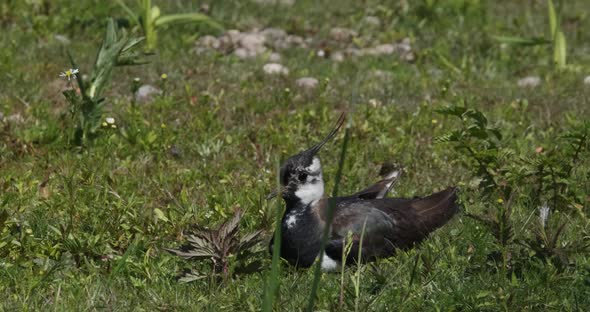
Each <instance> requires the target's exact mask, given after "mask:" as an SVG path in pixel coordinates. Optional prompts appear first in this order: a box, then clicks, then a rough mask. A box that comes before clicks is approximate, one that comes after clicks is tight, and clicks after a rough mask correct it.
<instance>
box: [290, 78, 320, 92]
mask: <svg viewBox="0 0 590 312" xmlns="http://www.w3.org/2000/svg"><path fill="white" fill-rule="evenodd" d="M318 84H319V81H318V80H317V79H316V78H313V77H303V78H299V79H297V80H295V85H296V86H297V87H298V88H301V89H303V90H306V91H311V90H314V89H315V88H317V87H318Z"/></svg>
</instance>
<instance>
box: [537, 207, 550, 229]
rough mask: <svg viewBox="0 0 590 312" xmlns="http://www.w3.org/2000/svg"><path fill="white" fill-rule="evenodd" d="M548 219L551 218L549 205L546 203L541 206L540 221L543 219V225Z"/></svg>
mask: <svg viewBox="0 0 590 312" xmlns="http://www.w3.org/2000/svg"><path fill="white" fill-rule="evenodd" d="M547 219H549V206H547V203H545V204H543V206H541V207H539V221H541V225H542V226H543V227H545V225H546V224H547Z"/></svg>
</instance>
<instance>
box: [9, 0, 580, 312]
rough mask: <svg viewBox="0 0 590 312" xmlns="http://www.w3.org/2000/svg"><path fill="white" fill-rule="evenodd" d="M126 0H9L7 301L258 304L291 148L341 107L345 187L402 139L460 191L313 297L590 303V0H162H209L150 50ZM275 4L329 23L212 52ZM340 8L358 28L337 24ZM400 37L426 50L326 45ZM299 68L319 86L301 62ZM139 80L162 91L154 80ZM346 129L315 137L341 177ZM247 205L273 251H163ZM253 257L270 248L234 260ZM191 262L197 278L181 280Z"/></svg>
mask: <svg viewBox="0 0 590 312" xmlns="http://www.w3.org/2000/svg"><path fill="white" fill-rule="evenodd" d="M120 2H121V1H100V0H88V1H78V2H75V1H63V0H57V1H45V0H28V1H16V0H9V1H4V2H2V4H0V30H1V31H2V36H0V47H1V49H0V293H2V294H3V296H2V297H3V299H2V300H1V303H0V307H1V308H0V309H2V310H48V309H54V310H75V311H79V310H150V311H151V310H199V311H206V310H211V311H220V310H227V311H232V310H233V311H244V310H253V311H256V310H259V309H260V307H261V306H262V301H263V297H264V292H265V289H267V287H266V285H267V283H268V282H269V279H268V276H269V272H270V267H271V266H270V263H271V259H270V256H268V254H267V253H266V247H267V246H266V242H267V241H268V239H270V235H271V233H272V229H273V222H274V220H275V217H276V214H277V211H276V205H275V204H276V202H273V201H270V202H267V201H266V200H265V199H264V198H265V196H266V194H268V192H269V191H270V190H271V189H272V188H273V187H274V185H275V181H276V174H277V173H276V168H277V161H278V159H279V158H282V159H284V158H285V157H287V156H289V155H291V154H293V153H296V152H298V151H300V150H302V149H303V148H305V147H307V146H309V145H310V144H311V143H313V142H316V141H317V140H318V139H319V138H321V137H322V136H323V135H325V133H326V131H327V130H328V129H329V127H330V126H331V125H332V123H333V122H334V121H335V120H336V118H337V117H338V115H339V112H340V111H348V112H350V114H351V115H352V125H351V128H350V140H349V141H348V152H347V155H346V161H345V162H344V167H343V177H342V182H341V184H340V186H339V189H340V192H341V193H350V192H353V191H355V190H358V189H360V188H362V187H363V186H365V185H367V184H369V183H371V182H373V181H375V180H376V179H378V172H379V168H380V165H381V163H383V162H387V161H395V162H399V163H402V164H403V165H404V166H405V168H406V174H405V175H404V176H403V178H402V179H401V181H400V183H399V185H398V186H397V188H396V194H395V196H404V197H412V196H415V195H423V194H428V193H431V192H433V191H435V190H439V189H442V188H444V187H446V186H448V185H458V186H460V187H461V189H462V193H461V198H462V203H463V206H464V207H463V210H464V212H463V213H462V214H461V215H459V216H458V217H457V218H455V219H454V220H453V221H452V222H451V223H450V224H448V225H447V226H445V227H444V228H443V229H441V230H439V231H437V232H436V233H434V235H432V237H431V238H430V239H429V240H428V241H426V242H425V243H424V244H422V246H421V247H420V248H418V249H415V250H411V251H408V252H401V253H399V255H397V256H396V257H393V258H391V259H384V260H381V261H379V262H377V263H375V264H371V265H363V266H360V267H356V266H355V267H351V268H350V269H347V270H345V272H344V274H342V275H341V274H324V275H323V276H322V279H321V285H320V289H319V292H318V294H317V300H316V306H315V307H316V310H318V311H324V310H342V309H344V310H375V311H386V310H395V311H398V310H403V311H420V310H445V311H446V310H480V311H481V310H515V311H521V310H568V311H582V310H585V309H587V307H588V306H590V296H588V294H589V293H590V254H589V251H588V246H589V245H590V224H589V220H588V215H589V214H590V180H589V177H590V157H589V149H588V148H589V143H588V142H589V135H590V121H589V120H590V118H589V116H590V104H589V95H590V79H586V80H587V81H589V82H588V83H585V81H584V80H585V79H584V77H586V76H587V75H589V74H590V66H588V64H590V53H589V52H590V45H589V44H588V42H590V32H589V31H588V30H589V29H590V3H589V2H588V1H584V0H575V1H559V2H555V3H554V7H555V9H554V11H555V12H554V15H553V16H552V15H551V13H548V12H550V11H551V10H548V2H546V1H536V0H531V1H504V0H503V1H485V0H479V1H478V0H471V1H469V0H452V1H436V0H419V1H372V0H367V1H357V0H341V1H338V3H336V2H334V1H312V0H299V1H295V3H294V4H292V5H289V4H284V2H287V3H288V2H289V1H277V3H274V4H272V3H271V4H269V3H267V2H266V1H242V0H239V1H238V0H236V1H230V0H227V1H225V0H224V1H211V2H208V3H207V2H204V1H181V0H178V1H152V3H151V4H150V6H153V5H159V9H160V10H161V11H162V12H163V13H162V16H166V14H173V13H174V12H183V13H188V12H194V13H197V12H200V13H202V14H204V15H203V16H201V15H199V16H198V19H197V20H200V21H201V22H197V23H194V22H189V23H183V24H177V23H161V24H160V25H158V26H156V27H153V29H151V31H153V32H157V33H158V36H157V41H155V39H153V40H154V42H153V44H154V45H155V46H156V47H155V48H154V50H153V54H145V53H143V51H147V50H146V49H145V47H143V46H142V43H141V42H139V41H137V42H136V41H135V38H139V37H141V36H143V35H144V33H143V30H142V28H141V20H132V19H130V17H129V16H130V14H128V13H129V12H127V11H125V10H123V9H122V8H121V5H120ZM140 2H142V1H140ZM148 2H149V1H148ZM270 2H272V1H270ZM125 3H126V4H127V6H128V8H129V10H138V11H137V12H136V14H135V15H136V16H147V13H146V12H145V11H140V9H139V7H140V6H139V4H138V3H135V2H134V1H126V2H125ZM140 4H141V3H140ZM144 4H145V3H144ZM136 5H137V6H136ZM205 15H206V16H209V17H210V18H211V21H207V22H202V21H203V20H202V19H203V18H204V16H205ZM153 17H154V16H152V18H153ZM367 17H374V18H376V19H377V21H378V23H375V22H374V21H375V19H372V20H373V22H371V23H368V22H367V21H368V19H367ZM108 18H113V19H114V21H115V25H116V26H118V27H117V30H116V32H117V33H118V35H119V36H118V37H117V38H111V40H114V41H112V42H115V41H117V40H123V39H122V38H125V40H130V41H127V43H129V42H133V43H134V44H136V45H135V46H134V47H133V49H132V47H130V46H129V50H125V49H124V47H128V45H126V44H123V45H122V47H123V50H124V51H123V50H118V51H113V50H108V51H109V53H114V54H108V53H107V54H103V58H104V60H108V61H104V62H98V61H96V59H97V53H98V52H97V51H99V49H100V46H101V42H103V40H104V39H105V33H106V32H107V28H108V25H109V24H108V23H109V20H108ZM193 18H196V17H195V16H193ZM154 20H155V21H157V19H154ZM154 23H156V22H154ZM555 23H557V25H558V26H559V27H558V26H556V25H554V24H555ZM267 27H275V28H280V29H283V30H285V31H286V32H287V33H288V34H293V35H298V36H301V37H302V38H312V39H311V41H310V43H309V44H308V46H307V47H292V48H289V49H286V50H282V51H280V53H281V61H280V63H281V64H283V65H284V66H286V67H287V68H288V69H289V71H290V72H289V74H288V75H267V74H265V73H264V71H263V65H264V64H266V63H268V62H269V61H268V58H269V53H263V54H261V55H259V56H257V57H255V58H252V59H247V60H243V59H240V58H239V57H236V56H235V55H233V54H232V53H224V52H218V51H209V52H207V53H201V54H196V52H195V42H196V41H197V40H198V39H199V38H201V37H202V36H204V35H206V34H209V35H214V36H220V35H222V34H223V33H224V32H225V31H226V30H229V29H239V30H241V31H247V30H251V29H254V28H259V29H262V28H267ZM334 27H343V28H347V29H350V30H354V31H355V32H356V33H355V34H354V35H353V36H352V38H350V40H349V41H347V42H345V43H334V42H333V41H331V40H332V39H330V36H331V35H330V31H331V30H332V29H333V28H334ZM224 29H225V30H224ZM559 32H561V33H562V34H563V35H556V33H559ZM558 36H559V37H561V36H563V38H559V39H557V40H555V38H556V37H558ZM154 38H155V36H154ZM404 38H409V44H410V46H411V48H412V53H413V54H414V55H413V56H414V57H413V58H410V59H404V58H400V57H398V56H397V55H395V54H394V55H363V56H357V57H354V56H352V57H346V58H345V59H344V60H343V61H341V62H338V61H334V60H332V59H330V58H329V57H322V56H320V55H321V54H322V53H319V54H318V52H319V51H320V50H321V51H323V53H324V54H326V53H328V54H329V53H330V52H334V51H335V49H336V48H335V47H334V46H336V47H337V48H343V47H341V46H338V45H342V44H345V45H347V46H348V47H356V48H364V47H370V46H374V45H376V44H379V43H392V42H400V41H402V40H403V39H404ZM115 39H117V40H115ZM138 40H139V39H138ZM105 42H108V38H107V40H106V41H105ZM102 47H103V49H108V48H109V47H112V46H109V45H103V46H102ZM151 48H152V47H150V50H151ZM132 51H133V54H126V53H127V52H132ZM556 51H557V52H556ZM124 52H125V53H124ZM105 53H106V52H105ZM117 53H119V54H117ZM68 54H70V55H71V59H70V56H68ZM98 55H100V54H98ZM140 58H141V60H140ZM144 59H145V60H147V61H149V63H147V64H144V65H138V66H126V67H119V65H124V64H131V63H143V62H142V60H144ZM72 61H73V63H74V64H75V65H72ZM132 61H133V62H132ZM105 64H110V65H105ZM105 66H112V68H111V67H109V69H108V70H109V71H108V72H107V71H106V69H105V68H106V67H105ZM68 68H78V69H79V71H80V72H79V74H78V76H79V77H78V79H77V80H75V81H74V80H72V82H71V83H68V82H67V80H64V79H60V78H59V73H60V72H62V71H65V70H66V69H68ZM111 69H112V72H111V71H110V70H111ZM162 74H165V75H162ZM100 75H103V76H100ZM104 75H106V76H104ZM304 76H311V77H315V78H317V79H318V81H319V84H318V86H317V88H316V89H315V90H312V91H311V92H310V91H305V90H302V89H301V88H300V87H298V86H297V85H296V83H295V80H296V79H297V78H300V77H304ZM98 77H102V78H100V79H105V81H106V82H105V84H104V87H102V86H103V85H101V88H102V92H101V94H100V95H96V96H95V95H94V94H93V95H92V96H89V95H88V93H86V92H85V89H84V88H85V87H86V86H89V85H92V84H93V83H99V82H100V81H102V80H100V79H99V78H98ZM527 77H528V78H529V80H524V81H523V80H521V79H522V78H527ZM535 77H538V78H539V79H535ZM135 78H139V80H136V79H135ZM530 78H532V80H531V79H530ZM81 79H82V80H81ZM533 80H535V81H533ZM519 81H520V82H519ZM527 81H529V82H527ZM530 81H533V82H534V83H530ZM79 83H80V84H79ZM100 83H101V84H102V82H100ZM144 83H146V84H150V85H153V86H156V87H158V88H160V89H161V90H162V91H163V92H162V94H160V95H157V96H155V97H154V99H153V101H148V102H147V103H140V102H136V101H135V100H134V99H135V97H134V95H133V92H135V91H137V88H138V86H139V85H141V84H144ZM79 87H81V88H79ZM68 89H69V90H72V91H66V93H62V92H63V91H64V90H68ZM64 94H65V95H66V96H64ZM84 107H87V108H88V107H90V108H89V109H86V108H84ZM77 108H79V109H80V110H76V109H77ZM107 117H108V118H113V119H114V122H111V121H112V120H111V119H109V122H107ZM77 129H83V130H77ZM80 131H83V133H84V135H82V136H80V135H81V134H80ZM342 137H343V135H342V134H340V135H339V136H338V137H337V139H336V140H335V142H334V143H331V144H330V145H329V146H327V147H328V148H325V149H324V150H323V151H322V153H321V155H320V156H321V157H322V160H323V163H324V174H325V176H326V177H327V181H328V182H327V183H328V193H331V189H332V188H333V183H334V177H335V174H336V170H337V167H338V166H337V163H338V158H339V151H340V148H339V145H340V144H341V141H342ZM237 207H240V208H241V210H242V211H243V212H244V214H243V218H242V220H241V223H240V228H241V229H240V232H244V233H252V232H255V231H258V230H263V231H265V233H266V236H265V238H266V240H265V241H264V242H263V243H262V244H261V245H259V249H264V252H256V251H257V250H251V252H252V254H250V255H249V256H248V257H245V256H244V255H241V254H240V255H239V256H238V255H235V254H232V253H229V254H227V255H226V257H225V258H224V259H223V266H222V267H221V268H220V267H219V264H218V263H214V264H212V263H211V262H209V261H197V262H195V261H193V262H190V261H185V260H183V259H181V258H180V257H176V256H174V255H172V254H170V253H168V252H166V251H165V248H175V247H177V246H178V245H179V244H181V243H182V242H184V240H185V238H186V234H187V233H188V232H187V231H188V230H190V228H191V225H192V224H200V225H201V226H203V227H211V228H215V226H217V225H218V224H220V223H221V222H223V221H225V220H227V219H229V218H230V216H232V215H233V213H234V211H235V210H236V208H237ZM545 216H546V217H545ZM200 231H204V229H203V228H200ZM232 233H233V232H232ZM240 235H241V234H240ZM231 250H240V248H237V247H236V248H235V249H231ZM250 262H256V263H258V264H259V265H260V269H258V270H255V271H254V272H253V273H251V274H244V273H242V270H238V268H240V267H243V266H244V265H246V264H248V263H250ZM184 270H190V271H191V272H192V273H191V274H195V275H194V276H193V277H194V278H193V281H192V282H190V283H181V282H179V281H177V278H176V277H177V275H178V274H179V273H180V272H183V271H184ZM220 272H223V273H224V275H223V276H221V277H220V275H219V274H220ZM279 277H280V279H279V280H278V281H275V282H277V283H278V286H279V290H278V291H277V292H276V297H275V301H274V307H275V308H276V309H277V310H287V311H295V310H301V309H304V307H305V306H306V304H307V302H308V299H309V298H308V297H309V293H310V288H311V284H312V280H313V270H309V271H302V270H294V269H292V268H288V267H286V266H283V267H282V268H281V271H280V273H279ZM341 293H342V294H343V296H342V299H340V298H341V296H340V294H341Z"/></svg>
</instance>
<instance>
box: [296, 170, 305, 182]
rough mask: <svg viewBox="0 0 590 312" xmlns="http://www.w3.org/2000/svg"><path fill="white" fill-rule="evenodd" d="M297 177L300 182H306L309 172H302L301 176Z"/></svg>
mask: <svg viewBox="0 0 590 312" xmlns="http://www.w3.org/2000/svg"><path fill="white" fill-rule="evenodd" d="M297 178H298V179H299V181H300V182H304V181H305V180H307V173H305V172H301V173H299V176H298V177H297Z"/></svg>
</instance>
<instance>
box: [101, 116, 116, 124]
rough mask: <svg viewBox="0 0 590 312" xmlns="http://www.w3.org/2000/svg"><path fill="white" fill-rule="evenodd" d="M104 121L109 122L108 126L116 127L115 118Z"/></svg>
mask: <svg viewBox="0 0 590 312" xmlns="http://www.w3.org/2000/svg"><path fill="white" fill-rule="evenodd" d="M104 120H105V121H106V122H107V124H109V125H114V124H115V118H113V117H107V118H105V119H104Z"/></svg>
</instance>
